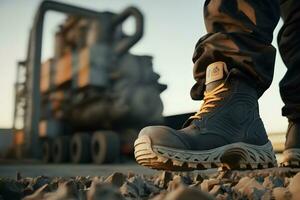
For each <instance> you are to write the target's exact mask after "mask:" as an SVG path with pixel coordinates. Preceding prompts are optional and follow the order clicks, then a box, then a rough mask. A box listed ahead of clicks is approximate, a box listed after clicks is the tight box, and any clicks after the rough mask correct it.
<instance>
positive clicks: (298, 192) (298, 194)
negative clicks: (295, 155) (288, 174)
mask: <svg viewBox="0 0 300 200" xmlns="http://www.w3.org/2000/svg"><path fill="white" fill-rule="evenodd" d="M299 186H300V172H298V173H297V174H296V175H295V176H294V177H293V178H292V179H291V180H290V184H289V186H288V190H289V191H290V192H291V194H292V200H298V199H300V189H299Z"/></svg>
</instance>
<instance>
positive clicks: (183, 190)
mask: <svg viewBox="0 0 300 200" xmlns="http://www.w3.org/2000/svg"><path fill="white" fill-rule="evenodd" d="M200 199H201V200H213V199H214V198H213V197H212V196H210V195H209V194H208V193H204V192H202V191H201V190H199V189H196V188H189V187H186V186H180V187H178V188H176V189H175V190H173V191H172V192H169V193H168V194H167V195H166V196H165V198H164V200H200Z"/></svg>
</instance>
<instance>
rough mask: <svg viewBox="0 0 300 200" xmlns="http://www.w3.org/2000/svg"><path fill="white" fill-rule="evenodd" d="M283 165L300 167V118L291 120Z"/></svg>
mask: <svg viewBox="0 0 300 200" xmlns="http://www.w3.org/2000/svg"><path fill="white" fill-rule="evenodd" d="M281 166H283V167H300V119H298V120H289V126H288V130H287V133H286V140H285V150H284V151H283V158H282V163H281Z"/></svg>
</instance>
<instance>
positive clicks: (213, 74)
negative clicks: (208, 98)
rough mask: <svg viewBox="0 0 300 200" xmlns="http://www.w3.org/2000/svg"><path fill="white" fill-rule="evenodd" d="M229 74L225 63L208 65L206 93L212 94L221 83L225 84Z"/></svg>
mask: <svg viewBox="0 0 300 200" xmlns="http://www.w3.org/2000/svg"><path fill="white" fill-rule="evenodd" d="M227 74H228V70H227V66H226V63H224V62H221V61H219V62H214V63H212V64H210V65H208V67H207V69H206V79H205V85H206V89H205V91H206V92H210V91H211V90H213V89H214V88H216V87H217V86H219V85H220V84H221V83H224V80H225V78H226V76H227Z"/></svg>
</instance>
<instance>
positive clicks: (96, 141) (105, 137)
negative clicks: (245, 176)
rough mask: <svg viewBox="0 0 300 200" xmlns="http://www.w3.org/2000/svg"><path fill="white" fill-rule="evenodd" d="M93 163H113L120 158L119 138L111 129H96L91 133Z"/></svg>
mask: <svg viewBox="0 0 300 200" xmlns="http://www.w3.org/2000/svg"><path fill="white" fill-rule="evenodd" d="M91 152H92V159H93V162H94V163H95V164H104V163H113V162H116V161H118V160H119V158H120V138H119V135H118V134H117V133H115V132H113V131H98V132H95V133H94V134H93V137H92V145H91Z"/></svg>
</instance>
